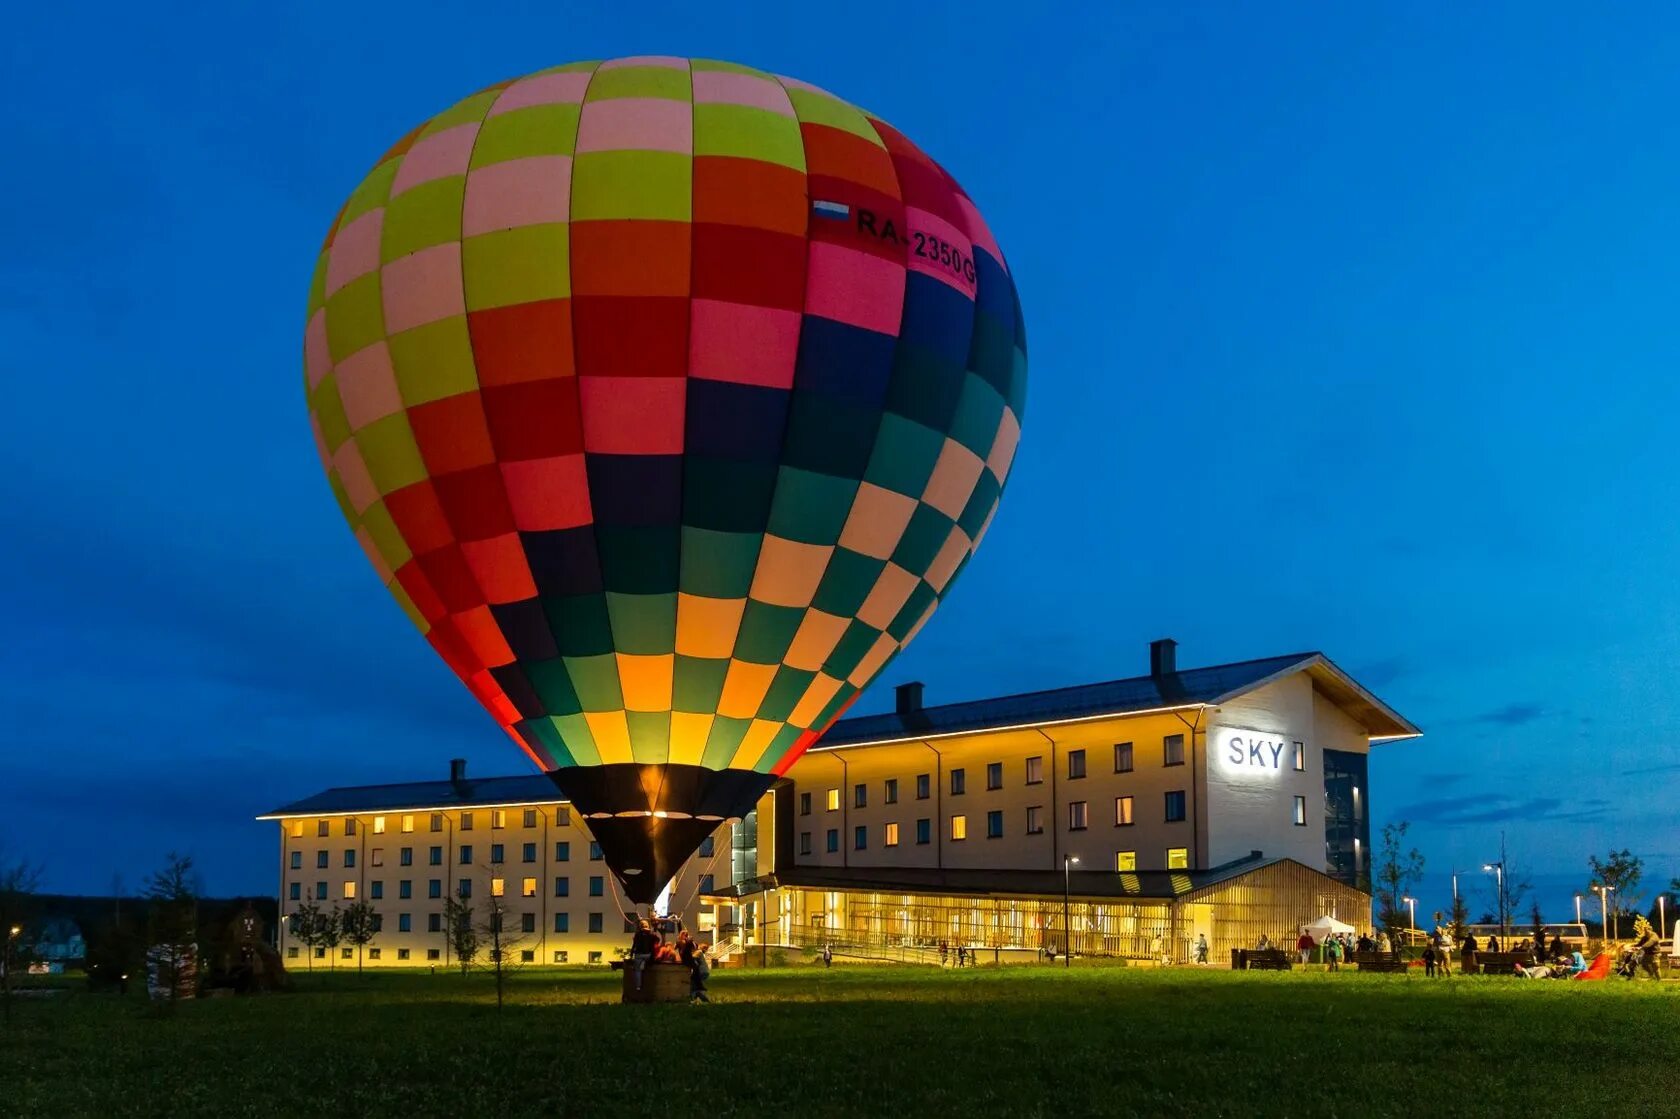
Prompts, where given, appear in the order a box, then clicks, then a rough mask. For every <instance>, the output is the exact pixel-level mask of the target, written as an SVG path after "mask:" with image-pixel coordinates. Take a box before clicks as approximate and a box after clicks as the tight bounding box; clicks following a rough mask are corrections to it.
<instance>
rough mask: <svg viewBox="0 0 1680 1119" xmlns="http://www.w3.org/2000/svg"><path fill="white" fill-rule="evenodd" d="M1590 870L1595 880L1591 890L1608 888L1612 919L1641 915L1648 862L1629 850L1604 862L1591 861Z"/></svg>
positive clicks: (1593, 858)
mask: <svg viewBox="0 0 1680 1119" xmlns="http://www.w3.org/2000/svg"><path fill="white" fill-rule="evenodd" d="M1587 869H1588V870H1590V871H1591V872H1592V876H1591V877H1590V878H1589V879H1588V881H1587V889H1589V890H1593V889H1598V888H1601V887H1603V888H1608V889H1609V890H1610V891H1611V893H1610V905H1609V910H1610V915H1611V917H1612V918H1614V917H1616V916H1618V915H1620V914H1623V913H1637V912H1639V899H1640V898H1641V897H1643V896H1644V895H1642V894H1641V893H1639V879H1640V877H1641V876H1642V875H1643V874H1644V873H1645V860H1644V859H1642V858H1640V857H1639V856H1638V855H1635V854H1634V853H1633V852H1632V851H1630V850H1628V849H1627V848H1625V847H1624V848H1622V849H1621V850H1620V851H1611V852H1610V854H1609V856H1608V857H1606V858H1605V859H1604V861H1602V862H1600V861H1599V858H1598V856H1597V855H1589V856H1588V857H1587ZM1610 935H1612V936H1614V935H1615V925H1614V923H1612V925H1611V933H1610Z"/></svg>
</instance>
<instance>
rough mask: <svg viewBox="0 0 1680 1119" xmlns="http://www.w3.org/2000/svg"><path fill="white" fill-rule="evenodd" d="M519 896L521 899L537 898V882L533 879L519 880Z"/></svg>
mask: <svg viewBox="0 0 1680 1119" xmlns="http://www.w3.org/2000/svg"><path fill="white" fill-rule="evenodd" d="M519 896H520V897H522V898H534V897H536V896H537V880H536V879H535V878H522V879H520V880H519Z"/></svg>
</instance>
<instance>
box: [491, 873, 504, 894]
mask: <svg viewBox="0 0 1680 1119" xmlns="http://www.w3.org/2000/svg"><path fill="white" fill-rule="evenodd" d="M506 889H507V883H506V882H505V881H503V880H502V879H500V878H492V879H490V896H491V897H493V898H499V897H501V896H502V893H503V892H504V891H505V890H506Z"/></svg>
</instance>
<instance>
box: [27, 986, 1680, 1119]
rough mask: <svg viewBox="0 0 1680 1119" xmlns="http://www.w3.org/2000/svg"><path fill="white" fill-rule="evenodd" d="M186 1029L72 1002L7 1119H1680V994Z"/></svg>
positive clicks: (905, 991)
mask: <svg viewBox="0 0 1680 1119" xmlns="http://www.w3.org/2000/svg"><path fill="white" fill-rule="evenodd" d="M296 979H297V983H296V987H297V989H296V990H295V991H293V992H291V993H288V994H281V995H269V996H262V997H255V998H237V999H235V998H226V999H214V1000H203V1001H200V1002H197V1003H190V1004H183V1005H182V1006H180V1007H179V1008H178V1009H177V1010H176V1012H175V1013H174V1014H173V1015H167V1016H165V1015H160V1014H158V1013H157V1012H156V1011H154V1010H153V1009H152V1008H150V1007H149V1006H148V1005H147V1004H146V1003H145V1002H144V1000H143V999H140V998H137V997H133V996H131V997H129V998H127V999H121V998H118V997H116V996H104V995H92V994H87V993H84V992H83V991H81V990H80V989H79V987H78V988H76V989H73V990H72V991H70V992H69V993H67V994H63V995H59V996H56V997H55V998H53V999H38V1000H31V1001H28V1002H26V1003H23V1004H21V1005H20V1007H19V1008H18V1009H19V1014H18V1017H17V1019H16V1021H15V1022H14V1024H13V1026H12V1027H11V1028H10V1029H8V1030H5V1031H3V1033H4V1036H3V1038H0V1114H4V1115H84V1114H86V1115H91V1114H100V1115H129V1114H155V1115H221V1116H230V1115H252V1114H260V1115H268V1114H279V1113H287V1114H290V1115H294V1116H295V1115H320V1116H334V1117H336V1116H347V1115H403V1116H422V1115H451V1116H496V1117H498V1119H499V1117H503V1116H522V1115H542V1116H564V1115H579V1116H597V1115H603V1116H605V1115H624V1114H628V1113H629V1112H630V1111H631V1109H635V1110H636V1111H637V1112H638V1113H639V1114H642V1115H658V1116H690V1115H699V1114H702V1113H707V1112H709V1113H713V1114H747V1115H754V1116H787V1115H796V1116H801V1117H805V1116H812V1115H818V1116H824V1115H886V1114H904V1113H909V1112H917V1113H920V1114H923V1115H939V1116H955V1115H963V1116H989V1115H1002V1114H1012V1115H1022V1114H1026V1115H1035V1114H1056V1115H1059V1116H1087V1115H1197V1116H1215V1115H1233V1116H1249V1115H1294V1116H1299V1115H1345V1116H1386V1115H1412V1116H1415V1115H1427V1114H1434V1115H1470V1114H1478V1115H1520V1116H1524V1117H1525V1119H1532V1117H1533V1116H1547V1117H1555V1116H1565V1115H1592V1116H1603V1115H1605V1114H1618V1115H1674V1114H1677V1113H1680V983H1674V982H1665V983H1662V984H1660V985H1659V984H1656V983H1637V984H1630V983H1627V982H1624V981H1620V980H1617V981H1613V982H1606V983H1596V984H1585V983H1567V982H1546V981H1532V982H1524V981H1518V980H1514V979H1504V978H1471V979H1466V978H1463V977H1455V978H1453V979H1450V980H1433V981H1431V980H1427V979H1425V978H1423V977H1422V976H1384V975H1366V976H1361V975H1357V974H1349V973H1342V974H1340V975H1328V974H1302V973H1293V974H1276V973H1232V972H1226V971H1214V970H1206V971H1197V970H1191V969H1179V970H1172V971H1153V970H1143V969H1135V968H1079V967H1076V968H1074V969H1073V970H1071V971H1063V970H1061V969H1059V968H1055V967H1049V966H1037V967H1022V968H1004V969H986V968H980V969H973V970H965V971H938V970H933V969H911V968H890V967H847V966H837V967H835V968H834V969H833V970H832V971H824V970H822V969H821V968H820V967H812V966H810V965H801V966H797V967H789V968H782V969H770V970H768V971H753V970H747V971H719V972H718V973H716V974H715V975H714V976H713V979H712V995H713V998H714V1000H715V1005H712V1006H709V1007H703V1006H702V1007H689V1006H686V1005H675V1006H652V1007H649V1006H622V1005H620V1004H619V1003H618V1000H617V976H616V975H614V974H611V973H607V972H604V971H599V970H588V971H582V970H580V971H568V970H564V969H559V970H526V971H524V972H521V973H519V974H518V975H517V976H515V977H514V979H513V980H512V981H511V984H510V990H509V1002H508V1005H507V1006H506V1007H505V1008H504V1009H502V1010H500V1011H498V1010H497V1009H496V1006H495V997H494V990H493V986H492V983H491V980H490V979H489V978H488V977H487V976H484V975H479V974H475V975H472V976H470V977H467V978H462V977H461V976H459V975H454V974H450V975H444V974H440V975H437V976H431V975H426V974H386V975H374V974H371V973H370V974H367V975H363V976H358V975H356V974H355V973H354V972H349V973H346V972H339V973H337V974H336V975H327V974H324V973H322V972H316V973H315V974H314V975H309V974H307V973H302V974H299V975H298V976H297V977H296Z"/></svg>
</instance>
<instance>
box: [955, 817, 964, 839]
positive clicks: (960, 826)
mask: <svg viewBox="0 0 1680 1119" xmlns="http://www.w3.org/2000/svg"><path fill="white" fill-rule="evenodd" d="M951 838H952V839H967V838H968V817H967V816H952V817H951Z"/></svg>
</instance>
